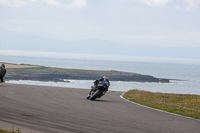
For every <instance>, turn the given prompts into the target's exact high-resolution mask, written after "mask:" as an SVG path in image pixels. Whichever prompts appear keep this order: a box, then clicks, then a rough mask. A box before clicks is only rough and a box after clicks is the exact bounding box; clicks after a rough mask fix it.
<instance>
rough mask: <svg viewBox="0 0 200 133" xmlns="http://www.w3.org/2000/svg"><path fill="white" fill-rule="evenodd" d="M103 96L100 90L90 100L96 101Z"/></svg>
mask: <svg viewBox="0 0 200 133" xmlns="http://www.w3.org/2000/svg"><path fill="white" fill-rule="evenodd" d="M100 94H101V91H100V90H97V91H96V92H95V93H94V94H93V95H92V96H91V97H90V100H92V101H93V100H95V99H96V98H97V97H98V96H99V95H100Z"/></svg>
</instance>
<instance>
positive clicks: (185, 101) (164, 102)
mask: <svg viewBox="0 0 200 133" xmlns="http://www.w3.org/2000/svg"><path fill="white" fill-rule="evenodd" d="M123 97H124V98H126V99H128V100H130V101H133V102H136V103H139V104H142V105H145V106H148V107H152V108H156V109H159V110H163V111H167V112H170V113H175V114H179V115H183V116H187V117H192V118H196V119H200V96H199V95H189V94H171V93H152V92H148V91H140V90H130V91H128V92H126V93H125V94H124V95H123Z"/></svg>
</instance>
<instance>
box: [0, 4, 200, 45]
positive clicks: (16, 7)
mask: <svg viewBox="0 0 200 133" xmlns="http://www.w3.org/2000/svg"><path fill="white" fill-rule="evenodd" d="M0 29H6V30H10V31H15V32H19V33H26V34H31V35H37V36H41V37H49V38H53V39H59V40H66V41H73V40H85V39H98V40H104V41H111V42H118V43H124V44H130V45H146V44H155V45H161V46H178V47H182V46H183V47H191V46H192V47H200V0H0Z"/></svg>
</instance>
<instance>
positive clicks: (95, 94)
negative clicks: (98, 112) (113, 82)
mask: <svg viewBox="0 0 200 133" xmlns="http://www.w3.org/2000/svg"><path fill="white" fill-rule="evenodd" d="M91 88H92V90H91V91H90V93H89V95H88V97H87V99H90V100H92V101H93V100H95V99H96V98H101V97H102V96H103V95H104V94H105V92H106V86H105V85H104V83H102V82H99V83H98V84H97V85H95V84H94V85H93V86H91Z"/></svg>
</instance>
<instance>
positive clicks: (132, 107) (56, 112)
mask: <svg viewBox="0 0 200 133" xmlns="http://www.w3.org/2000/svg"><path fill="white" fill-rule="evenodd" d="M88 91H89V90H84V89H74V88H61V87H45V86H31V85H15V84H0V128H4V129H5V128H6V129H12V127H13V126H14V127H15V129H17V128H20V131H22V133H42V132H45V133H72V132H73V133H173V132H174V133H200V128H199V127H200V120H195V119H191V118H187V117H183V116H178V115H173V114H169V113H165V112H162V111H157V110H153V109H151V108H146V107H143V106H140V105H137V104H133V103H130V102H127V101H125V100H123V99H122V98H120V95H121V94H122V92H113V91H109V92H107V94H106V95H105V96H103V97H102V98H101V99H98V100H95V101H90V100H87V99H86V96H87V94H88Z"/></svg>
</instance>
